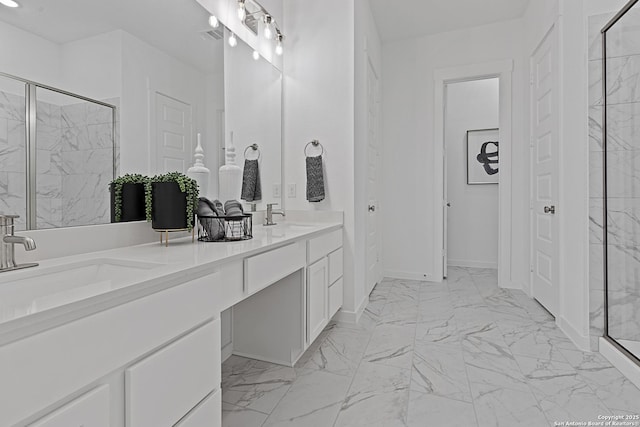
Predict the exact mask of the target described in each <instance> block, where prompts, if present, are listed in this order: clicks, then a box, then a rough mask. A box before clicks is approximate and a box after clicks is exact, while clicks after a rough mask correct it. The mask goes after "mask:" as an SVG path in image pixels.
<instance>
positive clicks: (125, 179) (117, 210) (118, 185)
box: [110, 173, 149, 222]
mask: <svg viewBox="0 0 640 427" xmlns="http://www.w3.org/2000/svg"><path fill="white" fill-rule="evenodd" d="M148 182H149V177H147V176H144V175H140V174H137V173H134V174H131V173H128V174H125V175H122V176H119V177H117V178H116V179H114V180H113V181H111V184H110V188H112V191H113V192H114V194H115V203H114V206H113V208H114V219H115V221H116V222H120V220H121V219H122V186H123V185H124V184H142V185H144V186H145V190H146V187H147V183H148ZM145 195H146V194H145ZM145 203H146V200H145ZM147 209H149V208H147ZM147 215H148V214H147Z"/></svg>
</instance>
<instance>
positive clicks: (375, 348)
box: [364, 325, 415, 369]
mask: <svg viewBox="0 0 640 427" xmlns="http://www.w3.org/2000/svg"><path fill="white" fill-rule="evenodd" d="M414 339H415V328H405V327H402V326H394V325H379V326H377V327H376V328H375V329H374V330H373V333H372V335H371V339H370V340H369V345H368V346H367V349H366V351H365V354H364V360H366V361H367V362H371V363H377V364H383V365H389V366H395V367H398V368H403V369H411V361H412V358H413V342H414Z"/></svg>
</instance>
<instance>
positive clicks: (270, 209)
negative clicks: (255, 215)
mask: <svg viewBox="0 0 640 427" xmlns="http://www.w3.org/2000/svg"><path fill="white" fill-rule="evenodd" d="M276 205H277V203H267V216H266V217H265V218H264V225H276V223H275V222H273V215H282V216H283V217H284V211H283V210H275V211H274V210H273V207H274V206H276Z"/></svg>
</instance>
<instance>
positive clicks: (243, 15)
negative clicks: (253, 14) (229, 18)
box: [238, 0, 247, 22]
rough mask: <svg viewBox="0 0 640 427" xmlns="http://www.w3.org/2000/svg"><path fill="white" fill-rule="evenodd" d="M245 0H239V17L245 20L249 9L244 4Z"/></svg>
mask: <svg viewBox="0 0 640 427" xmlns="http://www.w3.org/2000/svg"><path fill="white" fill-rule="evenodd" d="M244 2H245V0H238V19H239V20H240V21H242V22H244V18H246V17H247V9H246V8H245V6H244Z"/></svg>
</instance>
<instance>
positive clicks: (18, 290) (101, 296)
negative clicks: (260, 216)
mask: <svg viewBox="0 0 640 427" xmlns="http://www.w3.org/2000/svg"><path fill="white" fill-rule="evenodd" d="M341 227H342V224H341V223H339V222H314V223H301V222H295V223H288V222H286V221H282V222H281V223H280V224H278V225H276V226H271V227H264V226H262V225H258V226H255V225H254V227H253V239H250V240H243V241H239V242H198V241H197V240H196V242H195V243H192V242H191V238H182V239H176V240H171V239H170V240H169V246H168V247H165V245H164V244H162V245H161V244H160V242H159V240H158V242H157V243H148V244H143V245H138V246H129V247H124V248H118V249H110V250H106V251H100V252H91V253H85V254H81V255H74V256H68V257H64V258H55V259H50V260H45V261H41V262H40V265H39V266H38V267H33V268H28V269H25V270H16V271H11V272H5V273H2V274H1V275H0V345H4V344H6V343H9V342H12V341H15V340H18V339H21V338H24V337H26V336H29V335H32V334H35V333H38V332H40V331H42V330H46V329H49V328H52V327H55V326H58V325H61V324H64V323H66V322H69V321H71V320H75V319H77V318H80V317H84V316H87V315H90V314H92V313H96V312H98V311H101V310H105V309H107V308H110V307H114V306H116V305H120V304H123V303H126V302H128V301H131V300H133V299H136V298H140V297H142V296H145V295H149V294H151V293H154V292H157V291H160V290H163V289H167V288H169V287H172V286H176V285H179V284H181V283H186V282H188V281H190V280H194V279H197V278H200V277H203V276H206V275H209V274H212V273H215V272H216V271H218V269H219V266H220V265H222V264H224V263H227V262H232V261H234V260H238V259H243V258H247V257H250V256H253V255H256V254H259V253H262V252H266V251H269V250H272V249H275V248H277V247H280V246H284V245H287V244H289V243H293V242H296V241H299V240H305V239H309V238H313V237H316V236H318V235H321V234H324V233H328V232H331V231H333V230H338V229H340V228H341ZM88 238H90V237H88ZM61 244H64V242H61ZM96 261H99V262H107V263H112V264H116V265H122V266H124V267H125V268H126V266H127V265H130V266H144V267H143V268H135V269H133V268H132V269H131V270H135V274H132V275H131V277H121V278H120V279H119V280H118V281H117V283H116V282H114V281H112V280H111V278H110V277H104V278H102V277H101V278H100V279H104V280H100V281H99V283H92V284H91V285H90V286H79V287H73V288H71V289H69V288H68V287H67V288H66V289H63V290H61V291H59V290H57V289H56V286H55V285H56V283H55V280H56V278H55V277H56V273H57V272H60V273H61V274H64V271H65V270H67V271H68V270H69V269H70V268H78V273H77V274H78V275H79V274H81V273H80V271H81V267H83V266H84V265H85V264H87V265H89V264H90V263H92V262H96ZM45 271H46V272H47V276H42V273H43V272H45ZM75 274H76V273H75V272H74V275H75ZM98 274H99V273H98ZM34 276H40V277H41V278H43V277H47V278H48V277H50V278H51V280H52V282H51V283H46V284H45V285H44V286H42V284H41V286H39V288H37V289H30V286H29V283H28V282H27V281H26V279H27V278H33V277H34ZM106 276H108V275H106ZM22 280H25V282H24V283H20V282H18V281H22ZM41 281H42V280H41ZM63 288H64V286H63Z"/></svg>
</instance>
